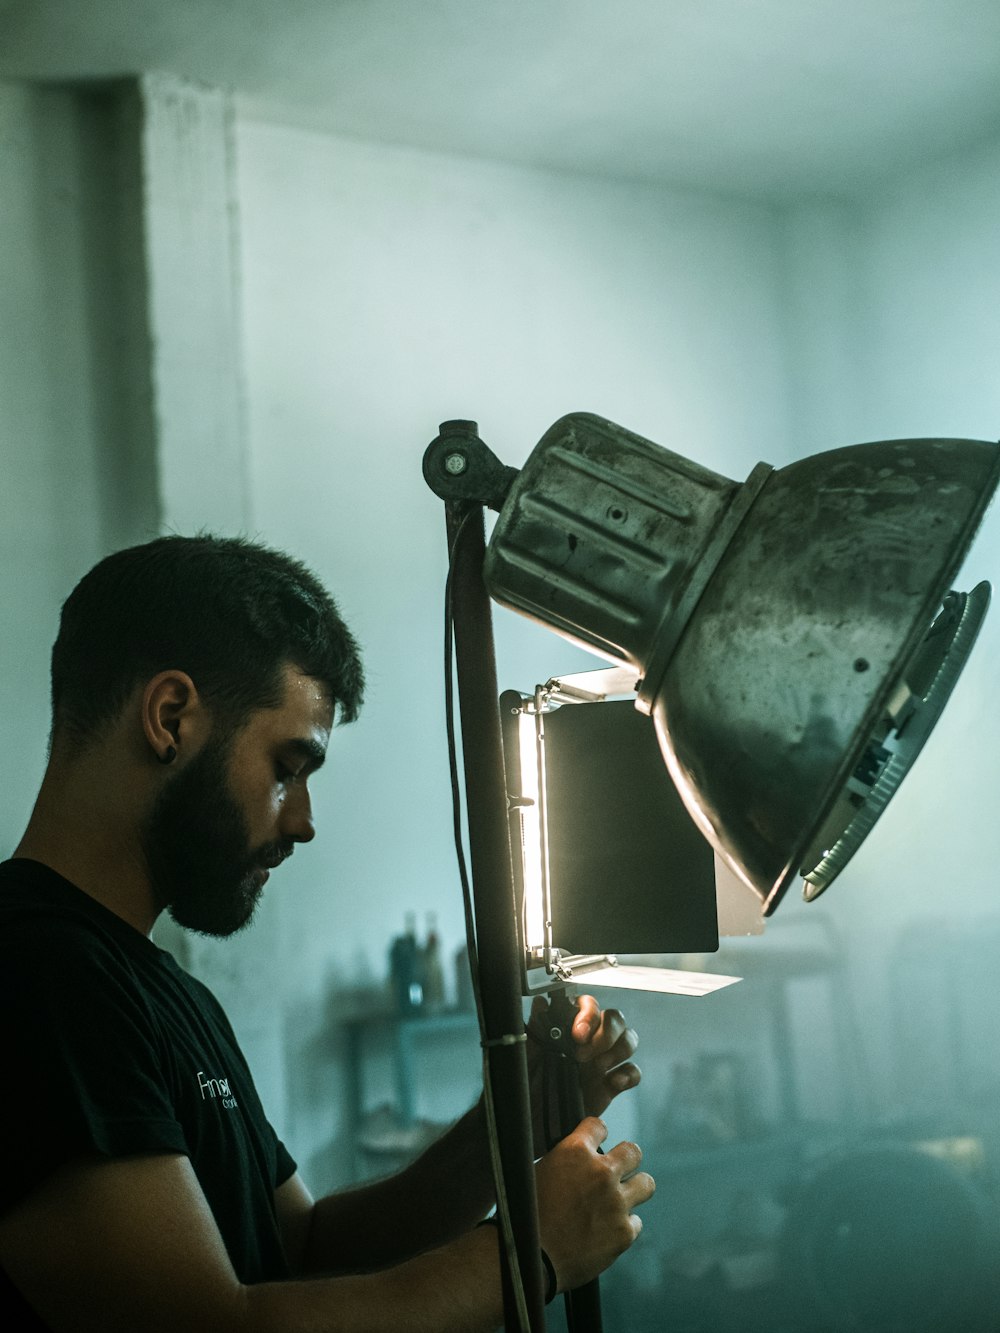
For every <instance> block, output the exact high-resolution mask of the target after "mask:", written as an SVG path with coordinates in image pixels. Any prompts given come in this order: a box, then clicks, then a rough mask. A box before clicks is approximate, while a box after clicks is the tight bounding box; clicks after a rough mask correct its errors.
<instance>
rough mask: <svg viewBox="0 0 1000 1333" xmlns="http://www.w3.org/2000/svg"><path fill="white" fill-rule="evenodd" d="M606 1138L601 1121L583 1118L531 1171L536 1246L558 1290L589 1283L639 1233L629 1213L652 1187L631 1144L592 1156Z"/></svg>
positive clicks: (636, 1220) (635, 1218)
mask: <svg viewBox="0 0 1000 1333" xmlns="http://www.w3.org/2000/svg"><path fill="white" fill-rule="evenodd" d="M607 1136H608V1131H607V1127H606V1126H605V1125H604V1122H603V1121H601V1120H598V1119H596V1118H595V1117H589V1118H588V1119H586V1120H583V1121H581V1122H580V1124H579V1125H578V1126H577V1127H576V1129H574V1130H573V1132H572V1133H571V1134H568V1135H567V1136H566V1138H564V1139H563V1140H562V1141H561V1142H560V1143H557V1144H556V1146H555V1147H554V1148H553V1149H552V1151H551V1152H550V1153H547V1154H546V1156H545V1157H543V1158H542V1160H541V1161H540V1162H539V1163H538V1164H537V1166H536V1167H535V1181H536V1185H537V1188H538V1223H539V1228H540V1232H541V1241H542V1247H543V1249H544V1250H545V1252H546V1254H547V1255H548V1256H549V1258H550V1259H551V1261H552V1266H553V1268H554V1269H555V1271H556V1278H557V1280H558V1283H559V1290H560V1291H567V1290H569V1289H571V1288H573V1287H579V1286H581V1285H582V1284H583V1283H584V1282H589V1281H590V1279H591V1278H594V1277H597V1275H598V1274H599V1273H602V1272H603V1271H604V1269H605V1268H607V1267H608V1265H609V1264H611V1263H613V1262H614V1260H615V1259H617V1257H618V1256H619V1255H620V1254H621V1253H622V1252H623V1251H624V1250H627V1249H628V1247H629V1246H630V1245H631V1244H632V1242H633V1241H634V1240H635V1238H636V1236H638V1234H639V1232H640V1231H641V1230H642V1222H641V1220H640V1219H639V1217H638V1216H637V1215H636V1214H635V1212H634V1211H633V1210H634V1209H635V1208H636V1207H638V1205H639V1204H641V1203H644V1202H645V1201H646V1200H647V1199H648V1198H649V1197H650V1196H651V1195H652V1193H653V1191H654V1189H655V1188H656V1185H655V1183H654V1181H653V1178H652V1176H650V1175H648V1174H647V1173H646V1172H645V1171H639V1169H638V1168H639V1164H640V1163H641V1161H642V1153H641V1151H640V1150H639V1148H638V1146H637V1145H636V1144H634V1143H619V1144H618V1145H617V1146H616V1147H614V1148H612V1149H611V1150H610V1151H609V1152H607V1153H604V1154H599V1153H598V1148H599V1147H600V1145H601V1144H602V1143H603V1142H604V1140H605V1139H606V1138H607Z"/></svg>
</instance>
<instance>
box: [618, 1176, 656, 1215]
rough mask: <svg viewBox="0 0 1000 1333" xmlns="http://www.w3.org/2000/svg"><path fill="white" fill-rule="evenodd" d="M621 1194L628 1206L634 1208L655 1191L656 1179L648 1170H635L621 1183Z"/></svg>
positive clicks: (649, 1197)
mask: <svg viewBox="0 0 1000 1333" xmlns="http://www.w3.org/2000/svg"><path fill="white" fill-rule="evenodd" d="M621 1191H622V1196H623V1198H624V1199H625V1204H626V1206H627V1207H628V1208H636V1207H638V1205H639V1204H640V1203H645V1202H646V1200H647V1199H651V1198H652V1197H653V1194H654V1193H655V1192H656V1181H655V1180H654V1179H653V1177H652V1176H651V1175H650V1174H649V1172H648V1171H637V1172H636V1173H635V1175H634V1176H629V1178H628V1180H623V1181H622V1185H621Z"/></svg>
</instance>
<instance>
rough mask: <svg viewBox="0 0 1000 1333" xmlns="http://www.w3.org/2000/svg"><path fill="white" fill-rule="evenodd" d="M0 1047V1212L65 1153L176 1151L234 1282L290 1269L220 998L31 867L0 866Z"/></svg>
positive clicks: (286, 1173)
mask: <svg viewBox="0 0 1000 1333" xmlns="http://www.w3.org/2000/svg"><path fill="white" fill-rule="evenodd" d="M0 1050H2V1051H3V1055H4V1064H5V1067H6V1070H7V1080H6V1081H7V1087H6V1090H5V1092H4V1095H3V1096H2V1097H0V1108H2V1109H0V1116H2V1121H0V1126H2V1129H0V1143H2V1144H3V1152H4V1160H3V1163H2V1170H0V1212H6V1211H7V1209H9V1208H11V1207H13V1206H14V1205H15V1204H16V1203H17V1202H18V1201H19V1200H21V1199H23V1198H25V1197H26V1196H27V1195H28V1194H29V1193H30V1192H31V1191H32V1190H33V1189H35V1188H36V1187H37V1186H39V1185H40V1184H41V1183H42V1181H43V1180H44V1179H45V1178H46V1177H47V1176H48V1175H49V1174H50V1173H51V1172H53V1171H54V1170H55V1169H56V1168H58V1167H59V1166H62V1165H64V1164H65V1163H67V1162H69V1161H71V1160H73V1159H77V1158H82V1157H90V1158H95V1157H96V1158H100V1157H105V1158H118V1157H127V1156H130V1155H135V1154H150V1153H183V1154H185V1155H186V1156H187V1157H188V1158H190V1161H191V1164H192V1166H193V1168H194V1171H195V1174H196V1175H197V1177H198V1180H199V1182H200V1184H201V1187H202V1189H203V1190H204V1192H205V1197H206V1199H207V1200H208V1204H209V1206H210V1208H211V1210H212V1213H213V1214H214V1216H215V1220H216V1222H217V1224H218V1227H219V1231H220V1232H221V1234H222V1238H223V1240H224V1241H225V1245H226V1249H227V1250H228V1252H229V1257H230V1259H231V1260H232V1264H233V1267H234V1269H235V1270H236V1274H237V1276H238V1278H239V1279H240V1281H241V1282H244V1283H252V1282H265V1281H270V1280H276V1279H281V1278H284V1277H287V1276H288V1275H289V1274H288V1267H287V1264H286V1262H285V1257H284V1253H283V1251H282V1248H281V1242H280V1239H279V1235H278V1228H277V1220H276V1217H275V1207H274V1190H275V1188H276V1187H277V1186H278V1185H280V1184H282V1183H283V1182H284V1181H286V1180H287V1179H288V1178H289V1177H290V1176H291V1175H292V1174H293V1172H294V1171H295V1163H294V1162H293V1161H292V1159H291V1157H290V1156H289V1155H288V1153H287V1151H286V1150H285V1148H284V1146H283V1144H281V1143H280V1142H279V1140H278V1139H277V1137H276V1135H275V1133H274V1131H273V1129H272V1128H271V1126H270V1125H269V1124H268V1122H267V1119H266V1117H265V1115H264V1111H263V1108H262V1107H261V1104H260V1100H259V1098H258V1096H257V1092H256V1090H255V1088H254V1085H253V1080H252V1078H251V1075H250V1070H249V1068H248V1066H247V1063H246V1060H245V1059H244V1057H243V1054H242V1052H241V1051H240V1049H239V1046H238V1044H237V1041H236V1038H235V1036H234V1034H233V1030H232V1028H231V1027H230V1025H229V1022H228V1020H227V1019H226V1016H225V1014H224V1013H223V1011H222V1008H221V1006H220V1005H219V1003H218V1001H217V1000H216V999H215V997H214V996H213V995H212V993H211V992H210V991H209V990H208V989H207V988H206V987H205V986H203V985H202V984H201V982H199V981H196V980H195V979H194V978H193V977H191V976H189V975H188V974H187V973H186V972H185V971H184V970H183V969H182V968H180V967H178V965H177V963H176V962H175V961H174V959H173V958H172V957H171V956H170V955H169V954H168V953H166V952H164V950H162V949H160V948H158V947H157V946H156V945H155V944H154V943H153V942H152V941H151V940H150V939H147V937H146V936H145V935H143V934H141V933H140V932H139V931H138V930H135V929H134V928H133V927H132V926H130V925H129V924H128V923H127V922H125V921H123V920H122V919H121V918H120V917H118V916H116V915H115V914H114V913H113V912H110V911H109V910H108V909H107V908H105V907H102V906H101V904H100V903H97V902H95V901H94V899H92V898H91V897H90V896H89V895H88V894H85V893H83V892H82V891H81V890H80V889H77V888H76V887H75V886H74V885H72V884H70V883H69V882H68V881H67V880H65V879H63V878H62V876H61V875H57V874H56V873H55V872H54V871H52V870H50V869H49V868H48V867H47V866H43V865H40V864H39V863H38V862H36V861H28V860H23V859H17V860H13V861H6V862H4V863H3V864H0ZM0 1283H2V1285H3V1286H7V1287H8V1288H9V1284H8V1283H7V1282H6V1280H5V1279H4V1278H3V1276H2V1272H0ZM8 1296H13V1291H12V1290H10V1289H8V1290H7V1291H3V1290H2V1289H0V1300H2V1301H3V1304H4V1305H6V1304H7V1303H8V1302H7V1300H6V1299H5V1298H6V1297H8ZM0 1308H2V1307H0ZM17 1326H18V1327H24V1328H28V1327H31V1325H30V1323H24V1322H22V1323H20V1324H18V1325H17ZM36 1327H41V1325H40V1324H37V1325H36Z"/></svg>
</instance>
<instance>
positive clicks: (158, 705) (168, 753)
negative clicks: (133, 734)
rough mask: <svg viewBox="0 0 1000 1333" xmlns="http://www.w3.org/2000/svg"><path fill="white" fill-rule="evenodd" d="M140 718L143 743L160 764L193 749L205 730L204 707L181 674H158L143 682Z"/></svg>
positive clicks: (170, 672)
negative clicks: (144, 740)
mask: <svg viewBox="0 0 1000 1333" xmlns="http://www.w3.org/2000/svg"><path fill="white" fill-rule="evenodd" d="M141 716H142V729H143V733H144V735H145V738H146V743H147V744H148V746H149V748H150V750H151V751H152V753H153V756H154V757H155V758H156V760H157V762H158V763H161V764H171V763H173V761H174V760H175V759H176V758H177V756H178V755H179V754H182V753H183V752H184V750H186V749H190V748H191V747H192V746H194V747H195V748H197V747H198V744H199V742H200V741H201V740H202V739H203V737H204V733H205V731H206V729H207V728H206V715H205V706H204V704H203V703H202V700H201V697H200V695H199V694H198V690H197V688H196V686H195V683H194V681H193V680H192V679H191V677H190V676H189V675H188V674H187V672H185V671H177V670H171V671H161V672H160V673H159V674H158V675H156V676H153V678H152V679H151V680H149V681H147V682H146V686H145V689H144V690H143V692H142V702H141Z"/></svg>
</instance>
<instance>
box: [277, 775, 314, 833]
mask: <svg viewBox="0 0 1000 1333" xmlns="http://www.w3.org/2000/svg"><path fill="white" fill-rule="evenodd" d="M281 832H282V834H283V835H284V836H285V837H286V838H290V839H291V840H292V841H293V842H312V840H313V838H315V836H316V825H315V824H314V823H313V812H312V801H311V799H310V796H309V791H308V788H306V787H304V786H303V787H301V788H300V789H299V790H298V791H297V792H296V793H295V795H294V796H293V797H292V799H291V800H290V801H288V802H286V804H285V809H284V812H283V818H282V821H281Z"/></svg>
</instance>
